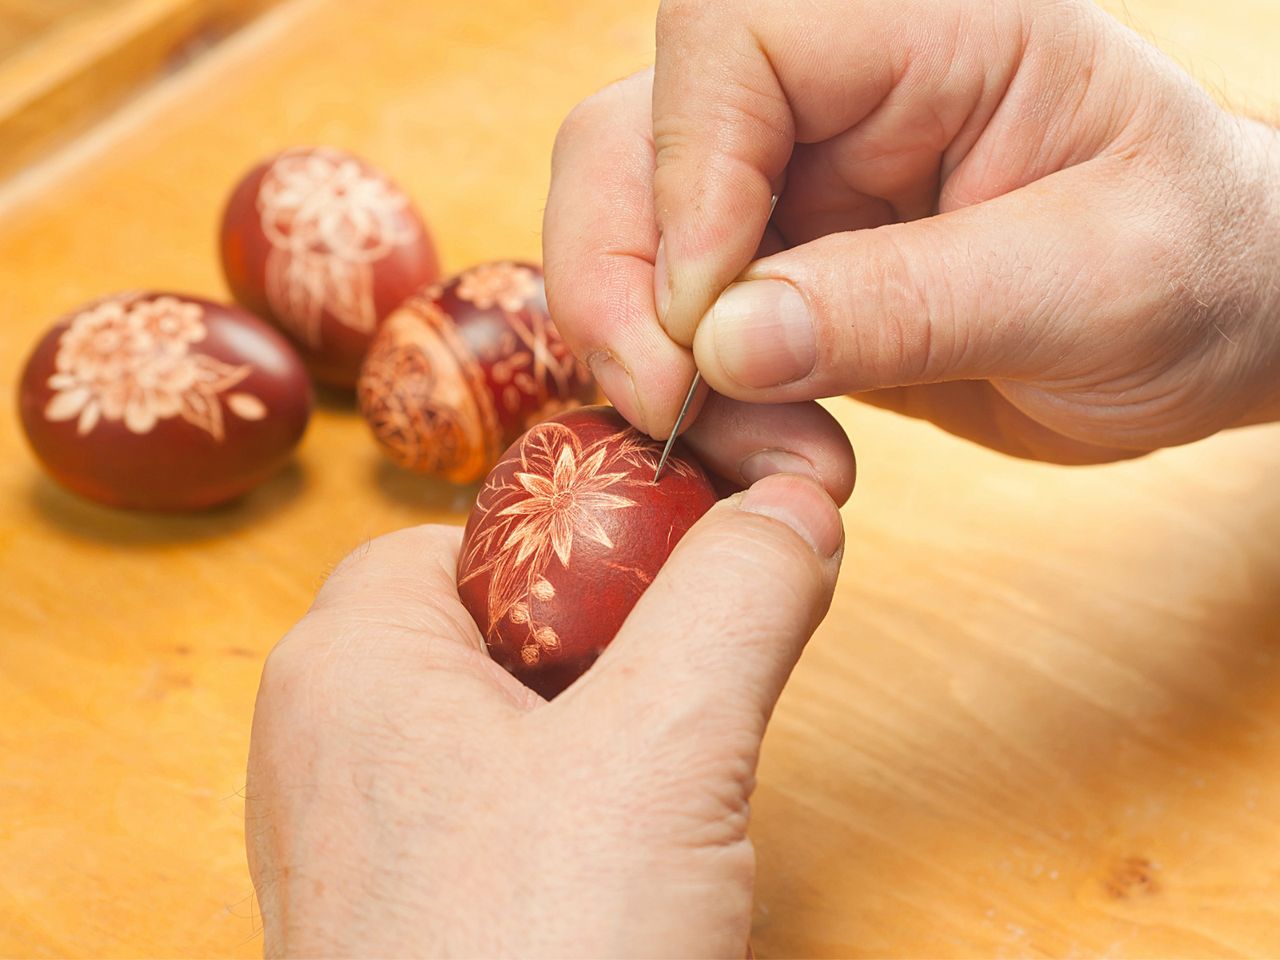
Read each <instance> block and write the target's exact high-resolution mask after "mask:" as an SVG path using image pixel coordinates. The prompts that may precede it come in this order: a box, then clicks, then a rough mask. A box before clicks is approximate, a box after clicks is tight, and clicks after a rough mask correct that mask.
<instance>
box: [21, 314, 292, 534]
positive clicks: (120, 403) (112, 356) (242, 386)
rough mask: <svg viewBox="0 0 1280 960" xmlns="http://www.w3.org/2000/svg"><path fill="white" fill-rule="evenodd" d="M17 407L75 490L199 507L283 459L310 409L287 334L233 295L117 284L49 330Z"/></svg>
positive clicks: (47, 458)
mask: <svg viewBox="0 0 1280 960" xmlns="http://www.w3.org/2000/svg"><path fill="white" fill-rule="evenodd" d="M18 408H19V414H20V416H21V417H22V426H23V429H24V430H25V431H26V433H27V439H28V440H29V441H30V443H31V447H32V449H33V450H34V451H35V453H36V456H37V457H39V459H40V461H41V463H43V465H44V467H45V469H46V470H48V472H49V473H50V474H51V475H52V476H53V478H54V479H55V480H57V481H58V482H59V483H60V484H62V485H63V486H64V487H66V488H68V489H69V490H73V491H75V492H76V493H79V494H82V495H83V496H86V497H89V498H90V499H93V500H97V501H100V502H101V503H105V504H108V505H110V506H113V507H129V508H136V509H140V510H166V511H172V510H198V509H201V508H204V507H210V506H213V505H214V504H218V503H222V502H224V501H226V500H230V499H232V498H234V497H236V496H239V495H240V494H242V493H244V492H245V491H247V490H249V489H251V488H252V487H254V486H257V485H258V484H259V483H261V482H262V481H263V480H265V479H267V478H268V477H269V476H271V474H273V473H275V472H276V471H277V470H279V469H280V467H281V466H283V465H284V463H285V462H286V461H287V460H288V459H289V456H290V454H291V453H292V452H293V449H294V447H295V446H297V444H298V441H299V440H300V439H301V438H302V434H303V432H304V431H305V430H306V426H307V420H308V418H309V417H310V415H311V383H310V381H309V380H308V379H307V372H306V370H305V368H304V367H303V365H302V361H301V360H300V359H299V358H298V355H297V353H296V352H295V351H294V350H293V348H292V347H291V346H289V343H288V341H287V340H285V339H284V337H282V336H281V335H280V334H279V333H277V332H276V331H275V330H273V329H272V328H271V327H270V326H268V325H267V324H266V323H264V322H263V321H261V320H259V319H258V318H257V317H254V316H252V315H250V314H248V313H246V312H245V311H243V310H241V309H239V308H237V307H232V306H225V305H223V304H219V303H212V302H210V301H208V300H202V299H200V298H199V297H190V296H186V295H184V294H175V293H122V294H117V295H115V296H110V297H105V298H103V299H102V300H98V301H95V302H93V303H90V304H86V305H85V306H83V307H81V308H80V309H78V310H76V311H74V312H73V313H71V314H69V315H68V316H67V317H65V318H63V319H62V320H60V321H59V322H58V323H57V324H55V325H54V326H53V328H52V329H50V330H49V332H48V333H46V334H45V336H44V338H43V339H42V340H41V341H40V342H39V343H38V344H37V345H36V348H35V351H34V352H33V353H32V354H31V357H30V359H29V360H28V361H27V366H26V369H25V370H24V371H23V374H22V382H21V384H20V386H19V392H18Z"/></svg>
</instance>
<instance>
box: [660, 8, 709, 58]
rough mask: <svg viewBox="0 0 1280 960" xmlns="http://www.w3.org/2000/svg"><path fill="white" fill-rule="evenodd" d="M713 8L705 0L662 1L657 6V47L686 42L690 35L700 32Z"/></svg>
mask: <svg viewBox="0 0 1280 960" xmlns="http://www.w3.org/2000/svg"><path fill="white" fill-rule="evenodd" d="M715 6H716V5H715V4H713V3H706V2H705V0H662V3H661V4H659V6H658V18H657V38H658V46H659V47H661V46H663V45H664V44H669V43H672V42H682V41H686V40H687V39H688V38H689V37H690V35H691V34H694V33H698V32H701V28H702V27H703V26H704V25H706V24H707V23H708V21H709V20H710V19H711V17H712V15H713V14H714V12H715V10H714V8H715Z"/></svg>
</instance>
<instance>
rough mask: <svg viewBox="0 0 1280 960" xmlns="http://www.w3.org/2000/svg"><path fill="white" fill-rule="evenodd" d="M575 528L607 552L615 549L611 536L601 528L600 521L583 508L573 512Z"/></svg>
mask: <svg viewBox="0 0 1280 960" xmlns="http://www.w3.org/2000/svg"><path fill="white" fill-rule="evenodd" d="M573 518H574V521H575V523H574V526H575V527H577V529H578V532H579V533H581V534H582V535H583V536H584V537H586V538H587V539H588V540H594V541H595V542H596V543H598V544H600V546H602V547H604V548H605V549H607V550H612V549H613V541H612V540H610V539H609V534H607V533H605V531H604V527H602V526H600V521H599V520H597V519H596V518H595V517H594V516H592V515H591V513H589V512H588V511H586V510H583V509H582V508H581V507H577V508H575V509H574V511H573Z"/></svg>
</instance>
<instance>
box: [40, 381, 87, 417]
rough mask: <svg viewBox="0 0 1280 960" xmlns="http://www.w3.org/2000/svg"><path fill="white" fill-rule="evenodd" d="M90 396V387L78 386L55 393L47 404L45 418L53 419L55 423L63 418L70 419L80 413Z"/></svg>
mask: <svg viewBox="0 0 1280 960" xmlns="http://www.w3.org/2000/svg"><path fill="white" fill-rule="evenodd" d="M90 396H92V394H91V392H90V391H89V388H88V387H77V388H76V389H74V390H63V391H61V392H59V393H55V394H54V395H53V396H52V397H50V398H49V402H48V403H47V404H46V405H45V408H44V416H45V419H46V420H52V421H54V422H55V423H57V422H60V421H62V420H70V419H71V418H72V417H74V416H76V415H77V414H79V413H80V410H81V409H82V408H83V407H84V405H85V404H86V403H88V402H89V397H90Z"/></svg>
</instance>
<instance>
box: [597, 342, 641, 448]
mask: <svg viewBox="0 0 1280 960" xmlns="http://www.w3.org/2000/svg"><path fill="white" fill-rule="evenodd" d="M587 366H588V367H590V368H591V376H592V377H594V378H595V381H596V385H597V386H598V387H599V388H600V389H601V390H603V391H604V395H605V396H606V397H607V398H608V400H609V402H610V403H612V404H613V405H614V406H615V407H617V408H618V412H619V413H621V414H622V415H623V416H624V417H625V418H626V419H627V420H628V421H629V422H630V423H632V424H634V425H635V426H636V427H638V428H640V429H641V430H646V429H647V427H648V425H647V424H646V423H645V419H644V409H643V408H642V407H641V406H640V395H639V393H637V392H636V384H635V381H634V380H632V379H631V374H629V373H627V369H626V367H624V366H623V365H622V364H621V363H619V362H618V361H617V360H616V359H615V358H614V356H613V354H611V353H609V352H608V351H607V350H602V351H600V352H598V353H594V354H592V355H591V356H590V357H588V358H587Z"/></svg>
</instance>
